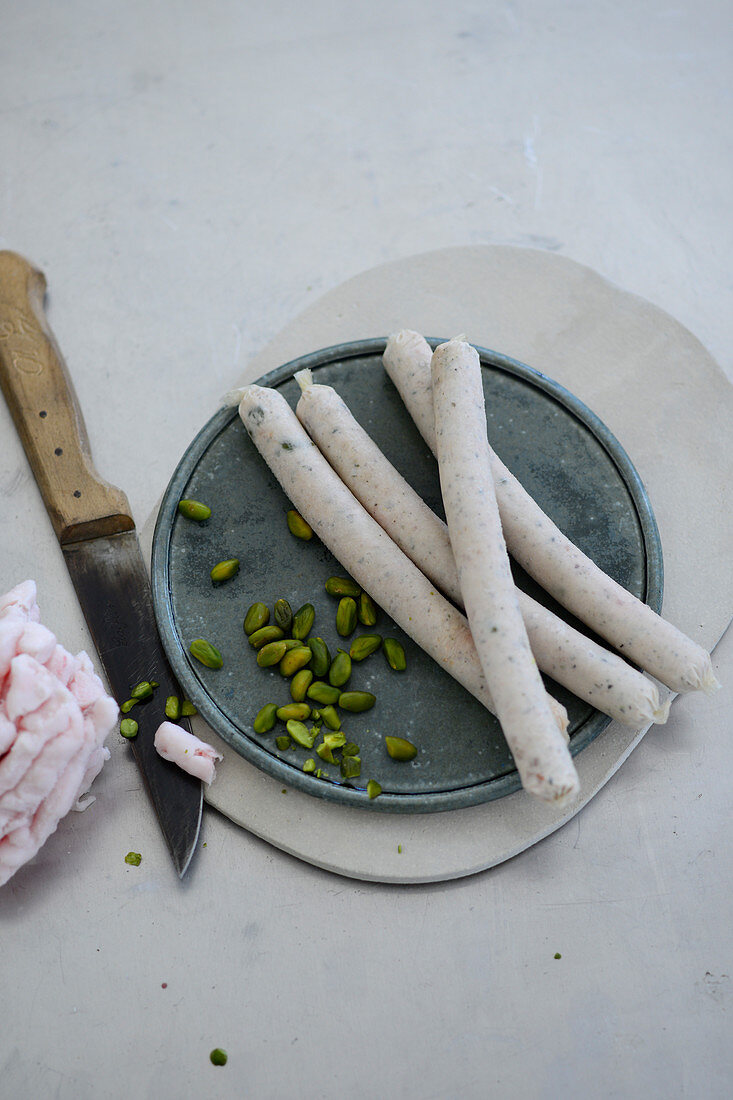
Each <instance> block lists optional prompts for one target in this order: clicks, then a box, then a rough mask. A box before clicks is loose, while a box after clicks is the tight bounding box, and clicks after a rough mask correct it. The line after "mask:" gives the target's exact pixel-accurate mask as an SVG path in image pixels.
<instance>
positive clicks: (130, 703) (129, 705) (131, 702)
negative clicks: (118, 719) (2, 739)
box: [120, 699, 139, 714]
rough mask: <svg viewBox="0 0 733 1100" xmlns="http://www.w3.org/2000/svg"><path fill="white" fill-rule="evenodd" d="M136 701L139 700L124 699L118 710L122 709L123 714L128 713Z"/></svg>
mask: <svg viewBox="0 0 733 1100" xmlns="http://www.w3.org/2000/svg"><path fill="white" fill-rule="evenodd" d="M138 702H139V700H138V699H126V700H125V702H124V703H123V704H122V706H121V707H120V710H121V711H122V713H123V714H129V713H130V711H131V710H132V708H133V707H134V706H135V704H136V703H138Z"/></svg>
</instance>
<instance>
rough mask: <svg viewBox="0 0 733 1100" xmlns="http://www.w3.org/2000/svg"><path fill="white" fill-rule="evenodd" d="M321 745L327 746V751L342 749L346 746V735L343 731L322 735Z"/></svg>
mask: <svg viewBox="0 0 733 1100" xmlns="http://www.w3.org/2000/svg"><path fill="white" fill-rule="evenodd" d="M323 743H324V745H328V747H329V749H342V748H343V747H344V745H345V744H346V734H345V733H344V731H343V730H338V731H336V732H332V733H324V735H323Z"/></svg>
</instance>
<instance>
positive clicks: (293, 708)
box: [277, 703, 311, 723]
mask: <svg viewBox="0 0 733 1100" xmlns="http://www.w3.org/2000/svg"><path fill="white" fill-rule="evenodd" d="M277 716H278V718H279V719H280V721H281V722H286V723H287V722H289V721H290V719H291V718H295V719H296V720H297V721H298V722H305V720H306V718H310V716H311V708H310V707H309V706H308V704H307V703H286V704H285V706H284V707H278V708H277Z"/></svg>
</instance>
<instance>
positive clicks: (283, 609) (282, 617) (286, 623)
mask: <svg viewBox="0 0 733 1100" xmlns="http://www.w3.org/2000/svg"><path fill="white" fill-rule="evenodd" d="M273 618H274V619H275V622H276V624H277V625H278V626H279V627H280V629H281V630H282V632H283V634H288V633H289V632H290V627H291V626H292V625H293V610H292V608H291V606H290V604H289V603H288V601H287V600H276V601H275V607H274V608H273Z"/></svg>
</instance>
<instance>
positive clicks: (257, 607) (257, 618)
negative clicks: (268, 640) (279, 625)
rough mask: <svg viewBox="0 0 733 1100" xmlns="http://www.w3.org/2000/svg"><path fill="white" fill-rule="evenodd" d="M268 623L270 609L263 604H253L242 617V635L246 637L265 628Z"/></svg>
mask: <svg viewBox="0 0 733 1100" xmlns="http://www.w3.org/2000/svg"><path fill="white" fill-rule="evenodd" d="M269 621H270V609H269V607H268V606H267V604H265V603H253V604H252V606H251V607H249V608H248V610H247V614H246V615H245V616H244V633H245V634H246V635H247V637H249V636H250V634H254V633H255V631H257V630H261V629H262V627H263V626H267V624H268V623H269Z"/></svg>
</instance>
